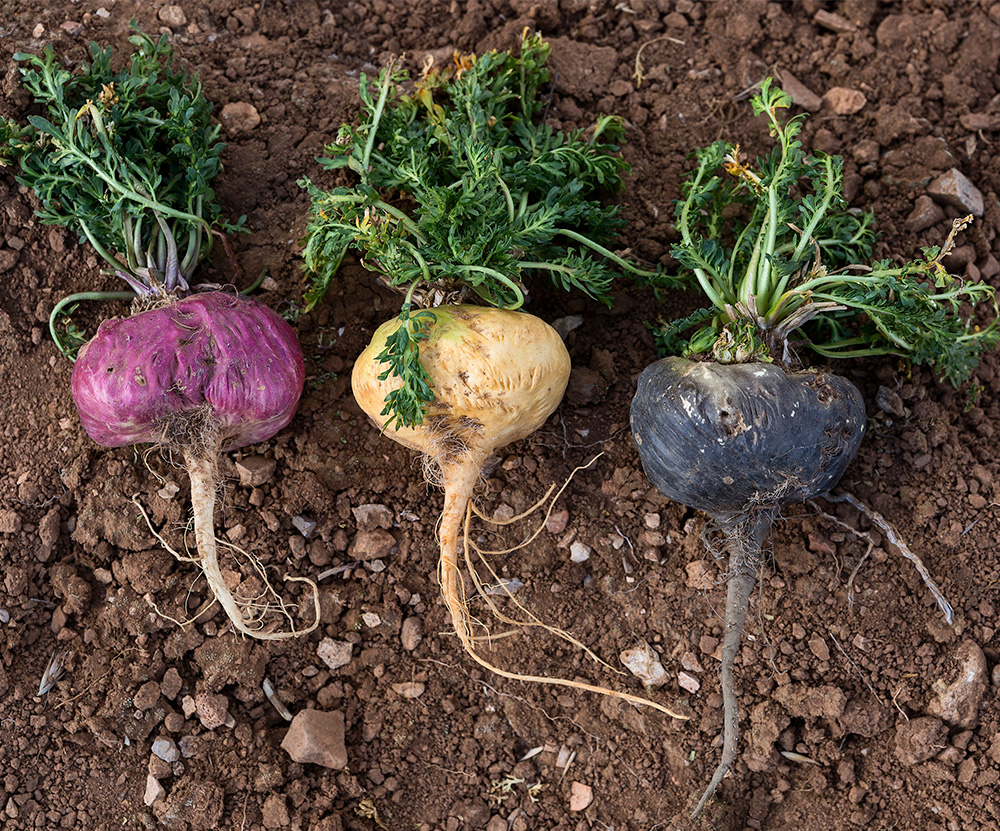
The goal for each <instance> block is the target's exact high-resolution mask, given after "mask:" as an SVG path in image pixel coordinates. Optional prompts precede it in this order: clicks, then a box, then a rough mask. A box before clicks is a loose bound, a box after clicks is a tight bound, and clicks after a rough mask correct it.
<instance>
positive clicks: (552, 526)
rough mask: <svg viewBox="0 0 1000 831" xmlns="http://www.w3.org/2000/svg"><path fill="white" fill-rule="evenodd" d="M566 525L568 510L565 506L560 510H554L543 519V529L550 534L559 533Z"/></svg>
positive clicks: (567, 523) (567, 522)
mask: <svg viewBox="0 0 1000 831" xmlns="http://www.w3.org/2000/svg"><path fill="white" fill-rule="evenodd" d="M567 525H569V511H567V510H566V509H565V508H563V510H561V511H555V512H554V513H553V514H551V515H550V516H549V518H548V519H547V520H545V530H546V531H548V532H549V533H550V534H561V533H562V532H563V531H565V530H566V526H567Z"/></svg>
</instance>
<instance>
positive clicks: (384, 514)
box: [351, 503, 392, 531]
mask: <svg viewBox="0 0 1000 831" xmlns="http://www.w3.org/2000/svg"><path fill="white" fill-rule="evenodd" d="M351 513H352V514H354V521H355V522H356V523H357V524H358V530H359V531H373V530H375V529H376V528H383V529H385V530H387V531H388V530H389V529H390V528H392V511H391V510H390V509H389V508H388V507H386V506H385V505H378V504H374V503H368V504H366V505H358V506H357V507H356V508H351Z"/></svg>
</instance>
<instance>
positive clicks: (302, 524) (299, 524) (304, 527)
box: [292, 516, 316, 537]
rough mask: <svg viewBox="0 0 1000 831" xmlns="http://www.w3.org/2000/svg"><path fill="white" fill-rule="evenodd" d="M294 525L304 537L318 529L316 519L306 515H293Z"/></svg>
mask: <svg viewBox="0 0 1000 831" xmlns="http://www.w3.org/2000/svg"><path fill="white" fill-rule="evenodd" d="M292 525H294V526H295V528H296V530H297V531H298V532H299V533H300V534H301V535H302V536H303V537H308V536H309V535H310V534H311V533H312V532H313V531H315V530H316V521H315V520H313V519H308V518H307V517H304V516H296V517H292Z"/></svg>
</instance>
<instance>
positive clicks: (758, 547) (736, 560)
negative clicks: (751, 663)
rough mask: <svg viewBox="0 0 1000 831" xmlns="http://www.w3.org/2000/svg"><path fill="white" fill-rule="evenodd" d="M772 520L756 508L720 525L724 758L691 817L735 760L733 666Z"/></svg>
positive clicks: (736, 706) (736, 708)
mask: <svg viewBox="0 0 1000 831" xmlns="http://www.w3.org/2000/svg"><path fill="white" fill-rule="evenodd" d="M772 519H773V518H772V514H771V513H770V512H768V511H755V512H754V513H753V514H751V516H750V517H749V518H746V519H742V520H739V521H734V522H731V523H726V522H723V523H722V524H721V529H722V531H723V533H724V534H725V535H726V538H727V544H728V546H729V585H728V586H727V589H726V614H725V634H724V635H723V639H722V666H721V668H720V670H719V678H720V683H721V687H722V706H723V717H724V726H723V731H722V758H721V759H720V760H719V766H718V767H717V768H716V769H715V773H714V774H713V775H712V779H711V781H710V782H709V783H708V787H707V788H706V789H705V793H704V794H702V797H701V799H700V800H699V801H698V804H697V806H696V807H695V809H694V811H692V812H691V818H692V819H694V818H695V817H697V816H698V814H700V813H701V810H702V808H704V807H705V804H706V803H707V802H708V800H709V799H710V798H711V796H712V794H714V793H715V790H716V788H718V787H719V783H720V782H722V780H723V779H724V778H725V776H726V774H727V773H728V772H729V769H730V768H731V767H732V766H733V763H734V762H735V761H736V749H737V745H738V743H739V719H740V715H739V699H738V698H737V696H736V684H735V681H734V680H733V668H734V666H735V664H736V656H737V655H738V654H739V651H740V643H741V641H742V639H743V626H744V624H745V623H746V617H747V611H748V610H749V608H750V596H751V595H752V594H753V587H754V584H755V583H756V581H757V572H758V570H759V569H760V564H761V556H762V551H763V547H764V540H765V539H766V538H767V534H768V531H770V529H771V524H772Z"/></svg>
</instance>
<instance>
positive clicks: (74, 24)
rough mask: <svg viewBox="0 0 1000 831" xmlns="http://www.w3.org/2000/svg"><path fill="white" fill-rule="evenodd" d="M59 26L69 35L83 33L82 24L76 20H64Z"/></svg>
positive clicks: (76, 35)
mask: <svg viewBox="0 0 1000 831" xmlns="http://www.w3.org/2000/svg"><path fill="white" fill-rule="evenodd" d="M59 28H60V29H62V30H63V31H64V32H65V33H66V34H67V35H69V36H70V37H74V38H75V37H79V36H80V35H82V34H83V24H82V23H80V22H79V21H76V20H64V21H63V22H62V23H61V24H60V25H59Z"/></svg>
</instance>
